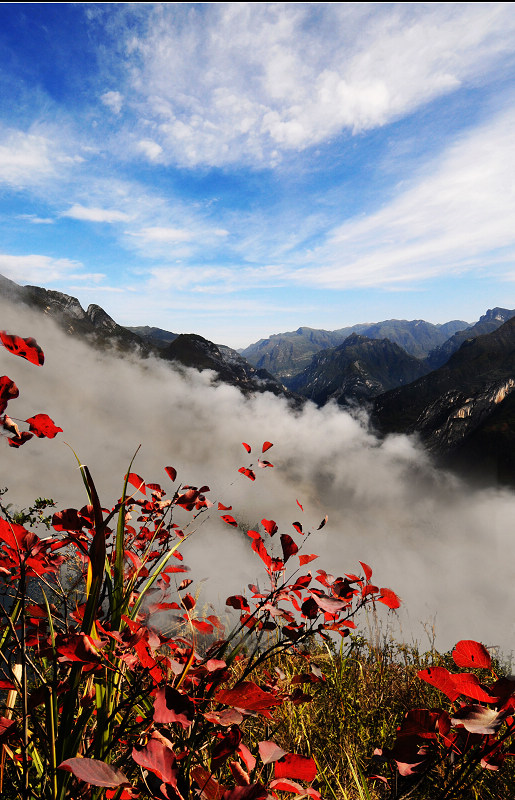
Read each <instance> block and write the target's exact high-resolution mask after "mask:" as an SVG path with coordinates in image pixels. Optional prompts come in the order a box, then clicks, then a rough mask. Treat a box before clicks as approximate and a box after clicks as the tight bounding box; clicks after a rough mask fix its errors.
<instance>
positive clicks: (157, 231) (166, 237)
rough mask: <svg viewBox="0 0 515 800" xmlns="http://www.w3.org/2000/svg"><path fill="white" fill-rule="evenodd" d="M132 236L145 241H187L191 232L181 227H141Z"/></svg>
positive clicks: (191, 234) (191, 235) (191, 236)
mask: <svg viewBox="0 0 515 800" xmlns="http://www.w3.org/2000/svg"><path fill="white" fill-rule="evenodd" d="M133 235H134V236H138V237H141V238H142V239H144V240H145V241H147V242H172V243H177V242H189V241H190V240H191V239H192V238H193V233H192V232H191V231H188V230H183V229H182V228H161V227H158V226H156V227H151V228H143V229H142V230H141V231H139V232H138V233H134V234H133Z"/></svg>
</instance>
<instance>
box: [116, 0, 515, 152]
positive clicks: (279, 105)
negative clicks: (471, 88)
mask: <svg viewBox="0 0 515 800" xmlns="http://www.w3.org/2000/svg"><path fill="white" fill-rule="evenodd" d="M146 22H147V25H146V27H145V31H144V32H143V33H140V34H139V35H136V36H135V35H134V31H133V30H131V31H130V44H131V47H130V51H131V55H130V59H131V60H130V65H131V67H132V71H131V80H132V87H129V88H128V91H131V90H132V92H133V94H134V98H135V99H139V102H140V105H141V108H142V113H143V115H144V117H145V119H146V124H147V125H148V124H150V125H151V128H152V133H153V135H152V147H153V146H154V145H155V144H156V143H157V144H158V146H159V147H161V148H162V150H163V155H162V156H161V153H159V156H160V157H162V158H163V159H165V160H168V161H176V162H179V163H181V164H185V165H195V164H211V165H222V164H228V163H231V162H238V161H239V160H245V161H249V160H251V161H253V162H257V163H266V164H274V163H276V162H277V160H278V159H279V158H280V156H281V153H283V152H286V151H289V150H303V149H305V148H307V147H310V146H311V145H314V144H317V143H320V142H325V141H327V140H328V139H330V138H331V137H332V136H334V135H336V134H339V133H340V132H342V131H344V130H348V131H351V132H357V131H363V130H367V129H370V128H374V127H377V126H381V125H384V124H385V123H387V122H389V121H391V120H393V119H395V118H397V117H399V116H401V115H406V114H408V113H410V112H412V111H413V110H414V109H416V108H418V107H420V106H421V105H423V104H424V103H427V102H429V101H430V100H432V99H434V98H437V97H439V96H442V95H445V94H448V93H449V92H452V91H454V90H456V89H457V88H459V87H460V86H463V85H473V84H474V83H475V82H477V81H480V82H483V81H484V80H485V76H488V73H489V70H490V69H491V68H492V67H493V66H494V65H495V64H496V63H497V59H498V58H500V57H501V56H503V55H505V54H507V53H512V54H513V52H514V45H513V34H514V32H515V15H513V13H512V12H511V10H510V6H509V4H503V3H477V4H474V5H472V4H468V3H467V4H465V3H434V4H413V3H406V4H391V3H388V4H362V3H333V4H325V3H308V4H298V3H261V4H257V3H250V4H248V3H213V4H205V5H203V6H200V7H199V6H197V7H195V8H192V7H191V6H189V5H185V6H184V7H183V8H182V7H178V6H176V5H174V6H166V5H164V6H163V5H160V6H158V7H156V8H154V9H153V10H152V11H149V13H148V18H147V20H146ZM179 22H180V24H179ZM127 35H128V36H129V33H128V34H127ZM428 42H431V46H430V47H428ZM140 145H141V142H140ZM153 152H156V153H157V150H152V149H151V148H150V146H149V148H148V152H147V155H148V156H149V157H150V158H152V157H153V156H152V153H153Z"/></svg>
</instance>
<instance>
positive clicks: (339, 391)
mask: <svg viewBox="0 0 515 800" xmlns="http://www.w3.org/2000/svg"><path fill="white" fill-rule="evenodd" d="M427 371H428V370H427V367H426V366H425V364H424V363H423V362H422V361H420V360H419V359H417V358H414V357H413V356H411V355H409V354H408V353H406V351H405V350H403V349H402V348H401V347H399V346H398V345H396V344H393V343H392V342H390V341H389V340H388V339H371V338H369V337H366V336H359V335H358V334H356V333H353V334H351V335H350V336H349V337H348V338H347V339H345V341H344V342H343V343H342V344H341V345H339V346H338V347H335V348H330V349H327V350H322V351H321V352H320V353H317V354H316V355H315V356H313V359H312V361H311V364H310V365H309V367H307V368H306V369H305V370H304V371H303V372H301V373H299V374H298V375H295V376H294V377H293V378H290V379H289V380H286V381H285V383H286V385H287V386H288V387H289V388H290V389H292V390H293V391H295V392H297V393H299V394H301V395H302V396H303V397H307V398H309V399H310V400H313V401H314V402H315V403H317V405H319V406H322V405H324V404H325V403H327V402H328V401H329V400H336V402H337V403H339V404H340V405H348V404H355V403H359V402H363V401H368V400H370V399H371V398H373V397H375V396H376V395H378V394H382V393H384V392H386V391H388V390H389V389H393V388H394V387H396V386H399V385H403V384H408V383H411V382H412V381H414V380H416V379H417V378H419V377H420V376H421V375H424V374H425V373H426V372H427Z"/></svg>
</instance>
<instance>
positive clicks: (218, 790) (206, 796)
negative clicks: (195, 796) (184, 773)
mask: <svg viewBox="0 0 515 800" xmlns="http://www.w3.org/2000/svg"><path fill="white" fill-rule="evenodd" d="M191 777H192V778H193V780H194V781H195V783H196V784H197V786H198V788H199V789H200V796H201V797H202V798H203V800H222V797H223V795H224V792H225V786H223V784H221V783H218V781H217V780H215V779H214V778H213V776H212V775H211V773H210V772H208V771H207V769H204V767H200V766H196V767H193V769H192V770H191Z"/></svg>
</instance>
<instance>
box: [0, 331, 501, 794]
mask: <svg viewBox="0 0 515 800" xmlns="http://www.w3.org/2000/svg"><path fill="white" fill-rule="evenodd" d="M0 338H1V341H2V343H3V345H4V346H5V347H6V348H7V349H8V350H9V351H10V352H11V353H13V354H15V355H18V356H22V357H24V358H26V359H28V360H29V361H31V362H32V363H33V364H35V365H41V364H43V360H44V357H43V352H42V350H41V348H40V347H39V346H38V345H37V343H36V342H35V341H34V340H33V339H21V338H20V337H17V336H12V335H9V334H6V333H1V334H0ZM17 396H18V389H17V387H16V386H15V384H14V383H13V381H11V380H10V379H9V378H7V377H6V376H4V377H3V378H0V403H1V405H0V410H1V413H2V414H3V416H2V417H1V418H0V421H1V422H2V425H3V428H4V430H5V432H6V436H7V439H8V444H9V445H10V446H14V447H19V446H20V445H21V444H23V443H24V442H25V441H27V440H28V439H30V438H32V436H36V437H47V438H54V437H55V436H56V434H57V433H59V432H60V431H61V428H59V427H57V426H56V425H55V424H54V423H53V421H52V420H51V419H50V418H49V417H48V416H47V415H46V414H42V413H40V414H36V415H34V416H33V417H30V418H29V419H27V420H17V421H13V419H11V418H10V417H8V416H7V415H6V414H5V410H6V407H7V404H8V403H9V402H11V401H12V400H14V399H16V397H17ZM18 423H20V424H22V425H23V424H24V425H28V426H29V429H28V430H21V429H20V427H19V425H18ZM272 446H273V445H272V443H271V442H268V441H265V442H264V444H263V445H262V446H261V447H260V448H258V450H259V456H258V458H257V463H254V462H253V461H252V460H251V461H250V463H248V464H245V465H244V466H242V467H239V468H238V469H237V473H239V474H241V476H242V479H243V478H246V479H250V480H251V481H255V480H256V477H257V473H258V472H259V469H271V468H273V465H272V463H270V462H269V461H268V460H265V459H262V458H261V456H262V455H263V454H264V453H265V452H267V451H268V450H270V449H271V448H272ZM243 447H244V450H245V452H246V455H247V456H248V457H250V459H252V452H253V447H252V446H251V445H250V444H248V443H243ZM78 463H79V466H80V470H81V474H82V478H83V482H84V487H85V493H86V500H87V502H86V504H85V505H84V506H83V507H82V508H80V509H75V508H68V509H64V510H62V511H59V512H56V513H55V514H54V515H53V517H52V519H51V520H48V524H49V525H50V528H51V530H50V531H48V530H46V529H45V530H44V531H43V535H42V531H41V529H40V528H38V529H36V530H32V529H30V528H28V527H25V526H24V525H22V524H19V522H17V521H16V520H15V519H14V518H13V517H12V516H11V515H10V514H9V512H8V510H7V509H3V511H4V516H3V518H1V519H0V575H1V580H2V584H3V588H4V593H3V598H2V607H1V609H0V614H1V616H0V655H1V660H0V692H1V693H2V697H3V698H4V702H3V711H2V712H0V713H1V716H0V747H1V751H2V755H1V762H0V781H1V782H2V787H3V792H4V795H5V796H6V797H7V798H10V797H13V798H14V797H21V798H23V800H28V798H41V800H65V798H77V797H84V798H100V797H108V798H120V799H122V798H124V799H126V798H141V799H142V800H146V799H147V798H156V799H157V800H186V798H189V797H201V798H203V799H204V800H260V799H261V798H263V799H264V798H269V797H270V798H279V797H283V796H289V797H298V796H303V797H311V798H313V800H318V799H319V798H320V792H319V788H318V783H317V780H318V776H317V762H316V758H315V757H314V756H313V754H311V753H310V748H309V746H306V747H299V748H298V750H299V752H290V751H289V750H286V749H283V747H281V746H280V744H279V743H278V742H277V741H276V740H275V738H274V736H273V735H271V734H268V736H266V738H262V739H259V741H257V742H256V741H255V737H253V736H252V735H251V733H252V731H253V730H255V729H256V726H257V727H258V728H259V729H263V726H264V729H265V730H273V729H274V726H275V727H277V726H276V715H277V713H278V712H279V711H283V710H284V709H285V708H291V709H295V710H296V711H298V710H299V709H302V708H303V707H304V706H305V705H306V704H309V703H310V702H311V700H312V694H311V693H310V692H308V691H306V686H308V685H309V686H312V687H313V686H314V687H315V688H316V684H317V683H321V682H323V680H324V676H323V674H322V673H321V672H320V670H319V669H317V668H315V667H314V666H313V663H312V660H311V655H310V653H311V652H312V649H313V648H312V644H311V643H312V642H313V641H314V640H315V639H316V638H318V639H319V640H321V641H322V642H324V641H325V642H327V643H329V644H331V643H332V642H333V641H334V640H335V638H338V637H341V640H342V641H351V640H352V632H353V631H354V629H355V628H356V620H357V618H358V617H357V615H358V612H359V611H360V610H361V609H363V608H364V607H366V606H372V607H376V606H377V604H381V605H383V606H386V607H387V608H388V609H391V610H392V609H396V608H397V607H398V606H399V598H398V597H397V595H396V594H395V593H394V592H393V591H392V590H391V589H388V588H386V587H381V586H379V585H378V584H375V583H374V582H373V580H372V577H373V572H372V569H371V567H370V566H369V565H368V564H366V563H364V562H360V565H359V569H358V570H357V571H356V572H355V573H354V572H348V573H343V574H341V575H335V574H331V573H328V572H326V571H325V570H324V569H323V568H321V567H320V568H315V566H314V565H313V563H312V562H314V561H315V560H316V559H317V555H316V554H315V553H311V552H309V551H308V547H307V542H308V540H310V539H311V537H315V536H316V532H317V530H320V529H321V528H323V527H324V525H325V524H326V522H327V518H324V519H323V520H322V521H321V522H320V523H319V524H318V525H314V526H312V525H310V523H309V521H308V522H305V521H302V522H301V521H298V520H296V521H293V522H292V524H291V528H290V529H289V530H287V531H286V530H283V531H281V530H280V526H279V525H278V524H277V522H276V521H274V520H272V519H265V518H264V519H262V520H261V524H260V527H259V530H246V531H244V532H243V535H245V536H246V538H247V540H248V544H249V555H250V554H251V553H252V552H253V553H254V555H255V557H256V559H257V564H258V565H259V566H260V568H261V570H262V571H263V575H264V578H263V580H262V581H261V582H260V583H259V582H258V583H256V584H251V585H249V586H248V587H247V588H246V589H244V590H243V591H242V593H241V594H237V595H232V596H230V597H228V598H227V601H226V607H227V608H226V610H225V611H224V613H223V615H222V614H221V613H202V611H200V610H199V608H198V603H197V597H196V594H195V590H194V584H193V579H192V578H190V577H189V574H190V568H189V567H188V566H186V565H185V564H184V562H183V557H182V554H181V552H180V549H181V545H182V543H183V542H184V541H185V540H186V539H187V538H188V537H190V536H192V535H194V533H195V531H196V528H197V525H198V518H199V516H200V515H203V516H204V515H211V516H212V517H213V518H214V516H215V515H216V516H218V517H219V519H220V520H221V521H222V522H223V523H225V524H227V525H228V526H230V527H232V528H240V525H239V523H238V520H237V519H236V518H235V517H233V516H232V515H231V514H230V513H226V512H230V511H232V508H231V506H228V505H225V504H224V503H223V502H222V501H220V500H218V499H216V500H214V499H213V500H212V499H210V498H209V494H210V490H209V487H208V486H205V485H201V486H194V485H190V484H187V483H186V484H184V483H181V482H180V480H179V479H178V474H177V470H176V469H175V468H174V467H171V466H167V467H165V468H164V470H163V473H162V481H161V482H160V483H157V482H147V481H146V480H145V479H144V478H143V477H141V476H140V475H138V474H137V473H136V472H134V471H133V470H132V464H131V465H130V466H129V469H128V471H127V474H126V475H125V478H124V481H123V489H122V494H121V497H120V498H119V499H118V501H117V502H116V503H114V505H113V506H112V507H111V508H108V509H106V508H104V507H103V506H102V504H101V502H100V500H99V497H98V494H97V490H96V487H95V484H94V481H93V479H92V477H91V475H90V473H89V470H88V468H87V467H85V466H84V465H82V464H81V463H80V461H79V462H78ZM297 506H298V507H297V509H296V514H297V515H298V512H299V509H300V512H301V513H302V514H304V513H305V512H304V509H303V506H302V504H301V503H300V502H299V501H297ZM302 519H303V520H304V517H303V518H302ZM310 549H311V547H309V550H310ZM308 565H309V568H308ZM227 617H228V618H229V619H230V620H232V622H231V623H230V626H229V625H228V624H227ZM158 619H159V620H161V621H162V624H159V623H158V622H156V620H158ZM163 620H164V622H163ZM284 653H295V654H296V655H297V657H298V658H299V659H300V661H301V663H303V664H304V667H303V668H302V669H301V671H300V672H297V674H295V675H294V676H292V675H287V674H286V673H284V672H283V671H282V670H280V669H276V670H274V669H273V667H270V665H271V664H273V659H274V658H277V657H278V656H280V655H281V654H284ZM453 657H454V661H455V664H456V666H457V667H460V668H464V669H473V670H475V671H474V672H466V673H463V672H461V673H456V674H451V673H450V672H448V671H447V670H446V669H445V668H444V667H434V668H430V669H427V670H424V671H421V672H420V678H421V679H422V680H423V681H426V682H428V683H430V684H431V685H432V686H434V687H436V688H437V689H439V690H440V691H441V692H442V693H443V694H444V696H446V697H447V698H448V700H449V701H450V703H453V704H454V706H453V709H452V711H448V710H446V709H445V708H443V707H442V708H440V709H438V710H435V709H417V710H414V711H410V712H408V714H407V715H406V717H405V719H404V720H403V721H402V722H401V724H400V726H399V728H398V731H397V738H396V740H395V743H394V744H393V747H392V748H391V749H386V748H383V749H382V750H379V749H378V750H377V751H376V754H375V759H376V761H378V762H380V763H381V764H382V763H383V762H387V764H389V765H391V773H388V772H387V774H385V775H383V774H381V775H380V774H379V773H378V768H377V767H374V770H375V772H376V773H377V774H376V775H374V776H370V786H372V785H373V784H374V782H376V783H378V784H379V785H380V788H381V791H383V790H384V791H385V792H387V793H389V795H388V796H391V797H400V796H402V792H403V791H404V789H403V787H405V788H406V791H408V790H409V791H411V790H412V788H413V785H414V783H416V782H417V781H419V780H420V777H421V776H422V777H423V776H424V775H426V774H428V773H429V772H430V770H432V769H433V768H434V767H435V764H436V763H437V762H438V763H439V762H441V761H442V760H445V759H447V760H452V761H453V763H454V764H459V763H460V760H461V761H463V760H466V763H467V764H469V763H471V754H472V753H473V754H474V756H473V757H474V758H475V759H476V761H477V762H478V763H480V764H481V765H482V766H484V767H487V768H488V769H498V768H499V767H501V766H502V764H503V761H504V760H505V759H506V757H507V756H508V755H509V746H510V742H511V734H512V732H513V731H514V730H515V723H514V719H513V716H512V714H513V709H514V707H515V697H514V694H515V684H513V683H512V682H511V681H510V680H509V679H506V678H500V677H498V676H496V675H493V674H491V660H490V655H489V653H488V651H487V650H486V649H485V648H484V647H483V646H482V645H480V644H478V643H476V642H460V643H459V644H458V645H457V646H456V649H455V651H454V654H453ZM478 671H479V672H480V673H481V674H480V676H479V677H478V676H477V672H478ZM483 673H488V678H486V677H484V674H483ZM260 726H261V728H260ZM269 737H270V738H269ZM467 759H468V760H467ZM395 772H397V773H398V775H400V776H401V778H402V779H403V780H404V784H403V783H402V781H401V783H400V784H399V782H398V781H393V779H392V776H393V775H394V773H395ZM9 792H11V794H10V793H9ZM282 793H286V795H283V794H282ZM443 796H444V795H442V797H443ZM450 796H451V795H449V797H450Z"/></svg>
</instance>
